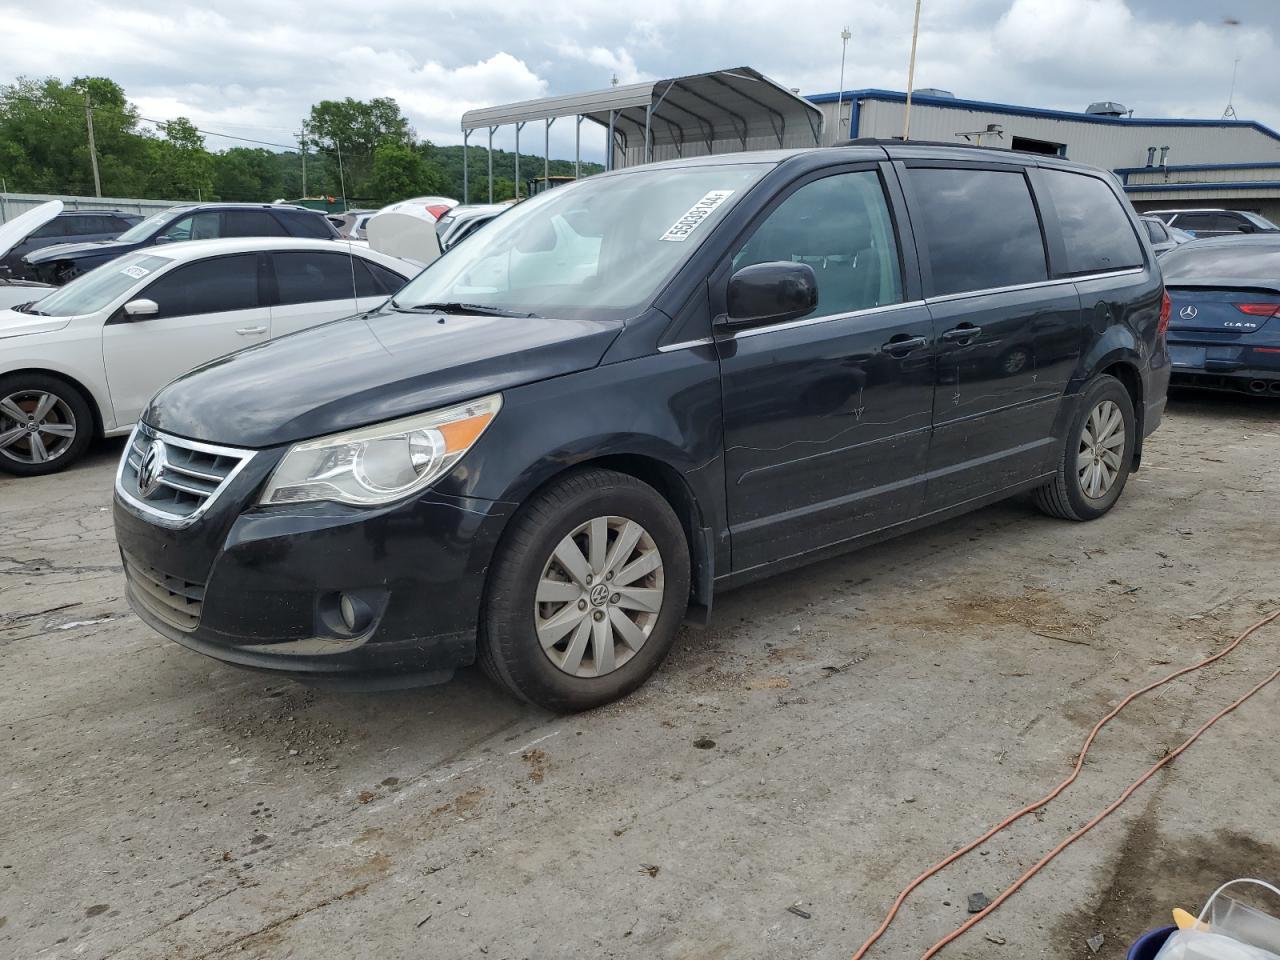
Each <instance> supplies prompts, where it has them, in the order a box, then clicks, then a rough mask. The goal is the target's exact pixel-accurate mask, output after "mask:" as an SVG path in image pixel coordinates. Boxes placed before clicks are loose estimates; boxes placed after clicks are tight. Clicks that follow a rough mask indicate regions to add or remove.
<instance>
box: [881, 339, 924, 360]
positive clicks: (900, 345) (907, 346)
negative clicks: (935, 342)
mask: <svg viewBox="0 0 1280 960" xmlns="http://www.w3.org/2000/svg"><path fill="white" fill-rule="evenodd" d="M928 343H929V338H928V337H903V338H902V339H901V340H899V339H897V338H896V337H895V338H894V339H893V340H890V341H889V342H888V343H886V344H884V345H882V346H881V348H880V349H881V350H883V351H884V352H885V353H887V354H889V356H891V357H905V356H906V355H907V354H908V353H910V352H911V351H912V350H918V349H920V348H921V347H923V346H927V345H928Z"/></svg>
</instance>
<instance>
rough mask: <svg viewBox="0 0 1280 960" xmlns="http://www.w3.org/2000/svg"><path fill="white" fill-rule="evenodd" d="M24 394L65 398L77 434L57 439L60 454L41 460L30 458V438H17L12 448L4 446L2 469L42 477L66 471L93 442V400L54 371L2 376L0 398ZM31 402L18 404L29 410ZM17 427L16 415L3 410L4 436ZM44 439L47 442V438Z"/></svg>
mask: <svg viewBox="0 0 1280 960" xmlns="http://www.w3.org/2000/svg"><path fill="white" fill-rule="evenodd" d="M23 393H36V394H49V395H51V396H54V397H56V398H57V399H58V400H60V401H62V403H63V404H65V406H66V408H67V410H69V411H70V414H71V417H70V421H71V422H72V424H73V426H74V429H75V434H74V436H73V437H71V442H70V443H63V442H62V439H63V438H57V440H58V450H57V453H56V454H55V455H53V456H51V457H50V458H49V459H48V460H44V461H41V462H31V461H29V460H27V459H26V458H27V457H30V456H32V452H31V450H32V448H31V442H30V441H29V440H26V441H24V440H22V439H19V440H17V441H16V442H15V443H14V444H12V445H10V446H9V447H6V448H4V449H0V472H4V473H10V474H13V475H14V476H19V477H39V476H44V475H45V474H50V473H57V472H58V471H59V470H65V469H66V468H67V467H69V466H71V464H73V463H75V462H76V461H77V460H79V459H80V458H81V457H82V456H84V452H85V451H86V450H87V449H89V444H90V443H92V442H93V435H94V420H93V411H92V408H91V407H90V406H89V401H88V400H87V399H86V398H85V396H84V394H83V393H81V392H80V390H79V389H78V388H77V387H75V386H73V385H72V384H70V383H68V382H67V381H66V380H63V379H62V378H61V377H55V376H52V375H51V374H47V373H11V374H8V375H7V376H3V377H0V401H3V400H4V399H6V398H9V397H13V396H17V395H20V394H23ZM29 405H30V404H26V405H24V404H19V405H18V406H19V409H23V410H25V409H26V407H27V406H29ZM63 419H65V417H64V418H63ZM15 426H17V424H16V423H15V420H14V418H13V417H12V416H11V415H10V414H7V413H5V412H4V411H0V436H3V435H4V434H5V433H7V432H8V431H9V430H11V429H13V428H14V427H15ZM41 442H42V443H43V440H42V441H41ZM10 451H12V452H10Z"/></svg>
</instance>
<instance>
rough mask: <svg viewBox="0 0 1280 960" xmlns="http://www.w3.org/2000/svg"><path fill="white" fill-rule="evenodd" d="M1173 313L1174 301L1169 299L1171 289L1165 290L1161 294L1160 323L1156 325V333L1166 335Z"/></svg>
mask: <svg viewBox="0 0 1280 960" xmlns="http://www.w3.org/2000/svg"><path fill="white" fill-rule="evenodd" d="M1172 314H1173V302H1172V301H1171V300H1170V299H1169V291H1168V290H1165V291H1164V292H1163V293H1161V294H1160V323H1159V324H1158V325H1157V326H1156V333H1158V334H1160V335H1161V336H1164V334H1165V332H1166V331H1167V330H1168V329H1169V317H1170V316H1172Z"/></svg>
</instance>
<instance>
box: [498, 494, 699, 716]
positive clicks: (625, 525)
mask: <svg viewBox="0 0 1280 960" xmlns="http://www.w3.org/2000/svg"><path fill="white" fill-rule="evenodd" d="M688 600H689V546H688V543H687V541H686V539H685V535H684V530H683V529H682V527H681V525H680V521H679V519H678V518H677V517H676V515H675V513H674V512H673V511H672V509H671V506H670V505H669V504H668V503H667V501H666V500H664V499H663V498H662V496H661V495H659V494H658V492H657V491H656V490H654V489H653V488H652V487H650V486H649V485H648V484H646V483H643V482H641V481H640V480H637V479H635V478H634V477H631V476H628V475H626V474H621V473H615V472H613V471H611V470H601V469H588V470H582V471H580V472H577V473H573V474H570V475H569V476H567V477H565V478H563V479H561V480H558V481H556V482H555V483H553V484H552V485H551V486H550V487H548V488H547V489H546V490H544V491H543V492H541V493H539V494H538V495H537V496H536V497H535V498H534V499H533V500H532V501H530V502H529V503H528V504H526V505H525V506H524V507H523V508H522V509H521V511H520V513H519V515H518V516H517V517H516V518H515V519H514V520H512V523H511V528H510V529H509V530H508V531H507V533H506V534H505V535H504V537H503V540H502V543H501V544H500V546H499V548H498V553H497V555H496V556H495V558H494V564H493V569H492V573H491V575H490V580H489V584H488V588H487V590H486V601H485V609H484V618H483V624H482V628H481V636H480V651H479V653H480V663H481V665H482V666H483V667H484V669H485V671H486V672H487V673H488V674H489V676H490V677H492V678H493V679H494V680H496V681H497V682H498V683H500V684H501V685H502V686H504V687H506V688H507V689H509V690H510V691H512V692H513V693H515V694H516V695H518V696H520V697H523V698H524V699H526V700H529V701H530V702H532V703H536V704H538V705H540V706H543V707H546V708H547V709H549V710H555V711H558V712H566V713H567V712H573V711H577V710H587V709H590V708H592V707H598V706H601V705H602V704H606V703H609V702H610V701H613V700H616V699H618V698H619V697H622V696H625V695H626V694H628V693H630V692H631V691H632V690H634V689H636V688H637V687H639V686H640V685H641V684H642V683H644V681H645V680H647V679H648V678H649V676H650V675H651V674H652V673H653V672H654V671H655V670H656V669H657V668H658V666H659V664H661V663H662V661H663V659H664V658H665V657H666V655H667V651H668V650H670V649H671V645H672V643H673V642H674V640H675V636H676V632H677V630H678V629H679V627H680V623H681V621H682V620H683V618H684V613H685V609H686V607H687V605H688Z"/></svg>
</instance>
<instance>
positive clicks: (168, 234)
mask: <svg viewBox="0 0 1280 960" xmlns="http://www.w3.org/2000/svg"><path fill="white" fill-rule="evenodd" d="M221 230H222V226H221V222H220V214H218V213H215V212H214V211H212V210H205V211H203V212H201V213H194V214H192V215H191V216H189V217H183V218H182V219H181V220H178V221H176V222H175V223H174V224H173V225H172V226H170V227H169V228H168V229H167V230H165V231H164V232H163V233H161V234H160V238H161V239H164V240H169V241H172V242H173V243H182V242H183V241H185V240H216V239H217V238H218V237H220V236H222V233H221Z"/></svg>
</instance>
